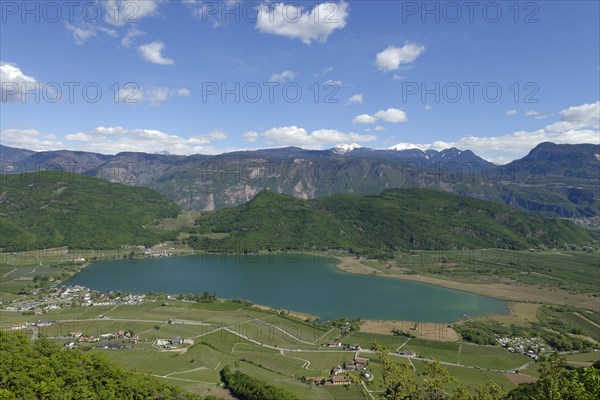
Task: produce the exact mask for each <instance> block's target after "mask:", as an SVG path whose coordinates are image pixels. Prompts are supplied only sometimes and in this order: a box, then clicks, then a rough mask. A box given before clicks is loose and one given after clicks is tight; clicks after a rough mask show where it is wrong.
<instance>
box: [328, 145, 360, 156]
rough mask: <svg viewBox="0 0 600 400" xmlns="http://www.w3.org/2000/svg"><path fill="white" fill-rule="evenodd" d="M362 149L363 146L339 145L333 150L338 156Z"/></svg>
mask: <svg viewBox="0 0 600 400" xmlns="http://www.w3.org/2000/svg"><path fill="white" fill-rule="evenodd" d="M361 147H362V146H361V145H360V144H356V143H350V144H338V145H337V146H335V147H334V148H333V151H334V152H336V153H337V154H346V153H348V152H350V151H352V150H355V149H359V148H361Z"/></svg>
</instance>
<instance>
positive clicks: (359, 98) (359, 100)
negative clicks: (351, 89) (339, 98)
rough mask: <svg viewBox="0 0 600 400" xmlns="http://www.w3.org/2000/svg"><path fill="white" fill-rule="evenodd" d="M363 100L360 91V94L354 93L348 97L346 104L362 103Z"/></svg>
mask: <svg viewBox="0 0 600 400" xmlns="http://www.w3.org/2000/svg"><path fill="white" fill-rule="evenodd" d="M363 100H364V98H363V95H362V94H360V93H358V94H355V95H352V96H351V97H350V98H349V99H348V101H346V105H349V104H362V103H363Z"/></svg>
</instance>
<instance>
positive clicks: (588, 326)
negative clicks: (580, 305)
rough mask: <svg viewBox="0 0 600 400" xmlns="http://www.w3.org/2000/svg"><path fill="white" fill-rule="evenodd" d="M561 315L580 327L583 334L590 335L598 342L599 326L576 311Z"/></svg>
mask: <svg viewBox="0 0 600 400" xmlns="http://www.w3.org/2000/svg"><path fill="white" fill-rule="evenodd" d="M562 316H563V317H564V318H565V319H567V320H568V321H569V322H571V323H572V324H573V325H575V326H576V327H577V328H579V329H581V330H582V331H583V333H584V335H587V336H589V337H591V338H592V339H594V340H595V341H596V342H600V326H598V325H597V324H595V323H594V322H592V321H590V320H589V319H587V318H585V317H583V316H581V315H580V314H577V313H572V312H566V313H563V314H562Z"/></svg>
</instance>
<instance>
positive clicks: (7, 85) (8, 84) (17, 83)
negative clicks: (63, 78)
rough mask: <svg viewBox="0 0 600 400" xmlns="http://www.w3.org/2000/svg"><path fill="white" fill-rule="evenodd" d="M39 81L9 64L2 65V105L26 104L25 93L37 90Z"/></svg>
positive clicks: (0, 70) (0, 64) (0, 92)
mask: <svg viewBox="0 0 600 400" xmlns="http://www.w3.org/2000/svg"><path fill="white" fill-rule="evenodd" d="M37 85H38V81H37V80H36V79H35V78H34V77H32V76H28V75H25V74H24V73H23V71H21V69H20V68H19V67H17V66H16V65H13V64H9V63H0V87H1V88H0V95H1V96H2V98H1V101H2V103H14V102H19V101H20V102H25V101H26V100H27V96H26V94H25V93H24V92H23V91H30V90H35V89H36V86H37Z"/></svg>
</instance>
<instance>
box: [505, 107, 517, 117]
mask: <svg viewBox="0 0 600 400" xmlns="http://www.w3.org/2000/svg"><path fill="white" fill-rule="evenodd" d="M516 114H517V110H515V109H512V110H508V111H507V112H506V115H508V116H509V117H512V116H513V115H516Z"/></svg>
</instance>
